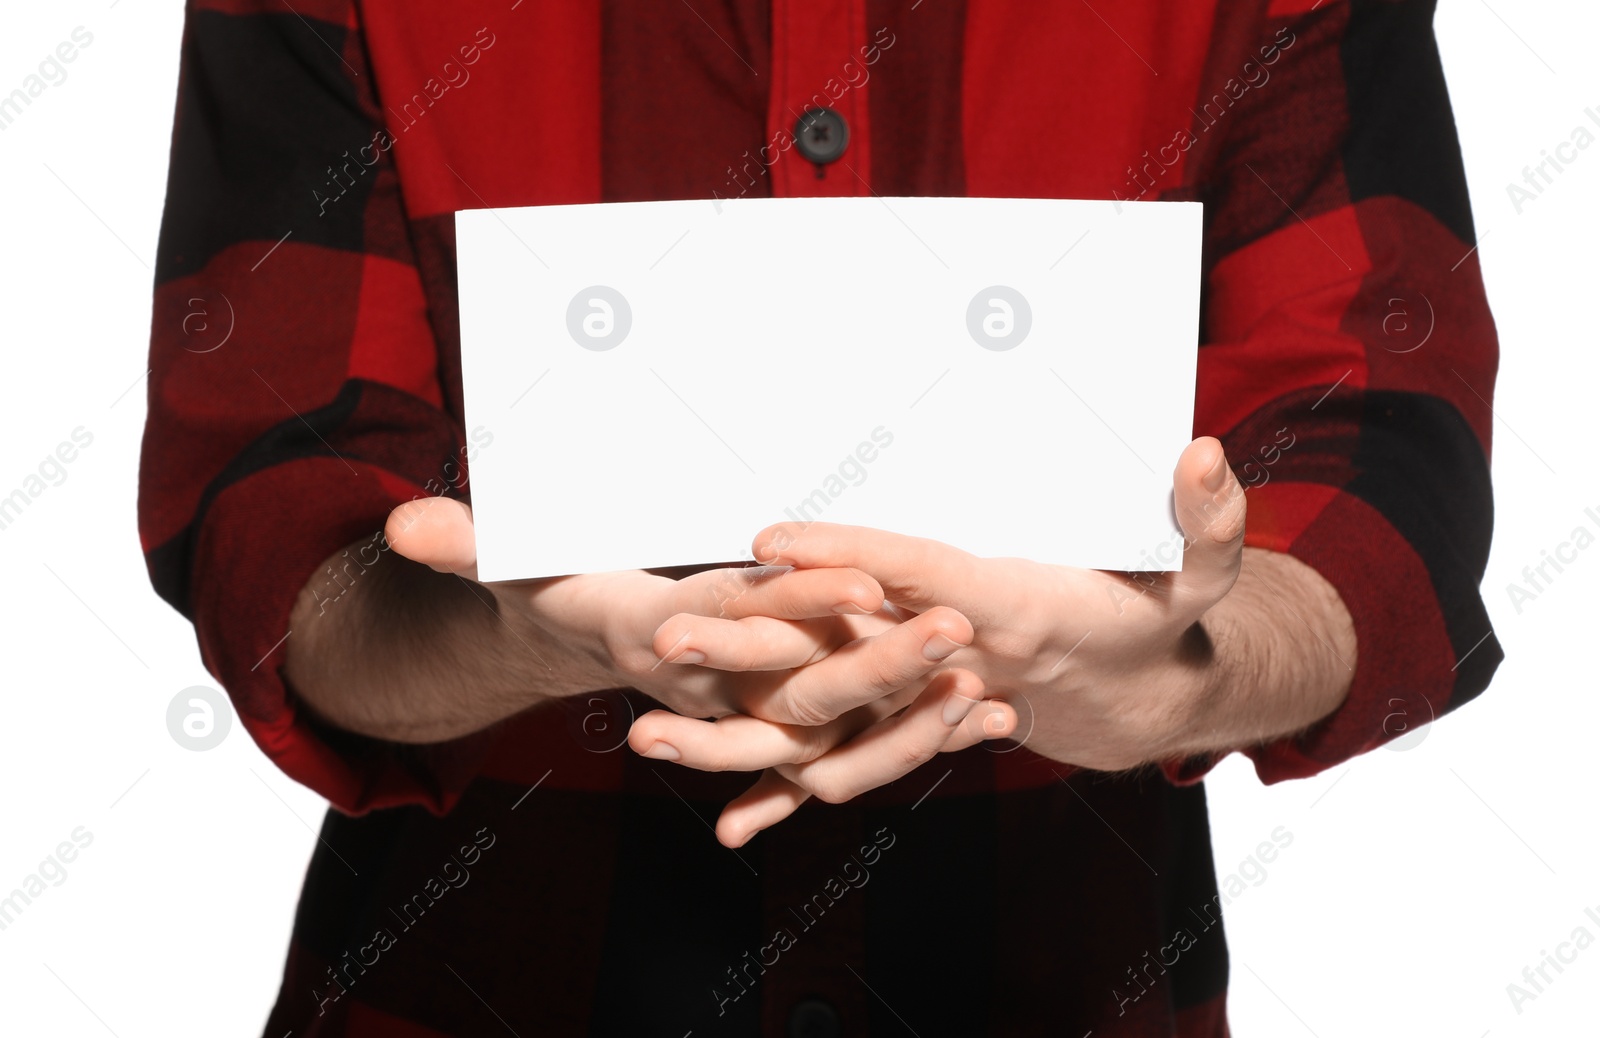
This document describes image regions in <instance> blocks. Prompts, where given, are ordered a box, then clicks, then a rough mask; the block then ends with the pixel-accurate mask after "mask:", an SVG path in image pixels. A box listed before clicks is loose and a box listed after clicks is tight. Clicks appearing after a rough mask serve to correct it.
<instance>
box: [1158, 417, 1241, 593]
mask: <svg viewBox="0 0 1600 1038" xmlns="http://www.w3.org/2000/svg"><path fill="white" fill-rule="evenodd" d="M1172 498H1173V506H1174V509H1175V511H1176V512H1177V514H1178V525H1179V526H1181V527H1182V528H1183V544H1184V550H1183V572H1182V573H1177V574H1174V575H1173V586H1174V587H1175V588H1177V589H1179V590H1180V591H1181V592H1182V593H1184V594H1186V595H1188V596H1189V597H1190V598H1192V599H1195V600H1198V601H1199V602H1201V603H1203V605H1202V609H1205V608H1210V607H1211V606H1212V605H1213V604H1215V603H1216V602H1217V601H1218V600H1219V599H1221V598H1222V596H1223V595H1225V594H1227V593H1228V589H1229V588H1231V587H1233V582H1234V580H1235V579H1237V578H1238V576H1239V560H1240V555H1241V552H1242V551H1243V549H1244V517H1245V500H1244V487H1243V485H1241V484H1240V482H1239V480H1238V478H1237V477H1236V476H1235V475H1234V474H1233V468H1232V467H1231V466H1230V465H1229V464H1228V458H1227V455H1226V454H1224V453H1223V450H1222V443H1221V442H1220V441H1219V440H1217V439H1216V437H1214V436H1202V437H1200V438H1199V439H1197V440H1195V441H1194V442H1193V443H1191V444H1189V446H1188V447H1186V448H1184V451H1183V454H1182V455H1181V456H1180V457H1179V458H1178V465H1177V468H1176V469H1174V470H1173V473H1172Z"/></svg>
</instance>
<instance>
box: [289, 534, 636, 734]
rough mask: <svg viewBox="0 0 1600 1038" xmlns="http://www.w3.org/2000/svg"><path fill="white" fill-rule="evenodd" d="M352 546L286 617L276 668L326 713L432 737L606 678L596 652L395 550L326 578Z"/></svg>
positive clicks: (379, 730)
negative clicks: (282, 654)
mask: <svg viewBox="0 0 1600 1038" xmlns="http://www.w3.org/2000/svg"><path fill="white" fill-rule="evenodd" d="M361 543H362V544H363V545H365V544H366V542H361ZM355 554H356V551H355V549H354V547H352V549H350V550H349V552H348V554H346V553H340V554H339V555H335V556H333V557H332V558H330V559H329V560H328V565H327V567H325V568H324V569H322V570H318V571H317V573H316V574H314V575H313V576H312V578H311V579H310V580H309V581H308V582H307V584H306V586H305V588H304V589H302V591H301V593H300V596H299V598H298V600H297V601H296V604H295V608H294V612H293V613H292V615H291V619H290V629H291V631H292V632H293V633H292V634H291V636H290V637H289V639H288V642H287V643H286V649H287V653H288V659H287V663H286V664H285V668H284V673H285V676H286V677H287V678H288V680H289V683H290V684H291V685H292V686H293V687H294V689H295V691H296V692H297V693H298V694H299V696H300V697H301V699H302V700H303V701H304V702H305V703H306V704H307V705H309V706H310V707H311V709H312V710H313V711H315V712H316V713H317V714H318V715H319V716H321V717H322V718H324V719H325V720H327V721H329V722H331V723H333V724H335V725H338V726H339V727H341V728H345V729H348V730H350V731H354V732H358V733H360V734H363V735H370V736H373V737H376V738H381V739H388V740H392V741H395V742H408V743H429V742H440V741H443V740H446V739H452V738H456V737H459V736H463V735H467V734H470V733H472V732H475V731H478V730H480V729H483V728H485V727H487V726H489V725H491V724H494V723H495V722H497V721H500V720H503V719H505V718H507V717H510V716H511V715H513V714H516V713H518V712H520V711H522V710H524V709H526V708H528V707H530V706H533V705H534V704H536V703H538V702H541V701H543V700H545V699H550V698H557V697H561V696H567V695H574V694H577V693H579V692H583V691H588V690H591V689H597V688H607V687H610V686H611V684H613V682H612V681H611V679H610V677H609V675H608V674H607V673H606V671H605V670H604V669H603V668H602V667H601V666H600V664H599V663H598V661H597V660H595V659H594V658H593V657H591V656H589V655H587V654H585V653H583V652H580V651H576V650H574V649H573V648H571V647H570V644H569V643H568V642H567V640H566V639H563V638H560V637H558V636H556V635H555V634H553V633H552V632H550V631H548V630H546V629H544V628H543V627H541V626H540V625H539V624H537V623H535V622H534V621H533V620H532V619H531V618H530V615H529V613H528V612H527V611H526V610H523V609H519V608H516V607H515V606H514V605H513V604H512V603H511V602H510V601H509V600H508V599H507V598H505V597H498V596H497V592H495V591H493V590H491V589H490V588H489V587H487V586H485V585H481V584H477V583H474V582H470V581H467V580H465V579H463V578H461V577H458V576H455V575H453V574H448V573H439V572H436V571H434V570H432V569H430V568H428V567H427V566H424V565H422V564H420V563H417V562H413V561H411V560H410V559H407V558H404V557H402V556H400V555H399V554H397V553H396V552H394V551H387V550H386V551H382V552H380V553H379V555H378V560H377V562H376V563H374V564H372V565H371V566H366V567H364V568H361V569H360V571H359V572H358V573H355V574H354V575H353V579H348V578H347V582H346V583H331V582H330V578H329V573H340V572H341V567H344V566H345V565H346V563H347V562H348V559H349V557H352V556H354V555H355ZM330 584H331V588H332V590H330ZM499 594H506V593H499Z"/></svg>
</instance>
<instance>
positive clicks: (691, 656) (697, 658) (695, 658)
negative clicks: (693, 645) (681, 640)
mask: <svg viewBox="0 0 1600 1038" xmlns="http://www.w3.org/2000/svg"><path fill="white" fill-rule="evenodd" d="M705 661H706V654H705V653H703V652H701V651H700V650H699V649H684V650H683V651H682V652H680V653H678V655H676V656H674V657H672V659H670V660H668V661H667V662H668V663H688V664H694V663H704V662H705Z"/></svg>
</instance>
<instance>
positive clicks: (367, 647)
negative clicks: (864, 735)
mask: <svg viewBox="0 0 1600 1038" xmlns="http://www.w3.org/2000/svg"><path fill="white" fill-rule="evenodd" d="M385 532H386V537H387V544H388V545H389V546H390V547H392V548H393V549H394V555H396V556H399V558H389V559H387V560H385V561H386V567H384V566H380V567H375V568H374V571H373V572H374V574H375V575H374V576H369V577H364V578H363V580H364V581H365V584H364V585H363V584H357V585H356V586H355V587H354V588H352V591H354V592H356V593H355V594H353V595H352V596H350V597H351V598H352V599H353V601H351V602H348V603H347V602H340V603H337V604H336V605H335V606H334V607H333V608H332V609H328V610H326V612H327V614H328V615H326V616H324V615H322V614H323V612H324V610H323V609H322V608H313V605H314V604H315V603H313V601H312V600H311V598H310V597H309V596H307V597H303V598H302V601H301V603H300V604H299V605H298V606H297V608H296V616H295V619H294V621H293V625H292V626H293V627H294V628H295V630H296V637H295V642H296V644H295V645H294V646H293V647H292V649H291V654H290V661H289V673H290V677H291V679H292V680H293V681H294V683H295V685H296V687H297V689H299V691H300V692H301V694H302V695H303V696H304V697H305V698H306V699H307V701H308V702H309V703H310V704H311V705H312V706H313V707H314V708H316V709H317V710H318V712H319V713H321V714H323V715H324V716H325V717H327V718H328V719H329V720H331V721H333V722H334V723H337V724H341V725H343V726H344V727H349V728H352V729H353V730H356V731H362V732H364V733H366V734H371V735H376V736H378V737H381V738H390V739H396V740H399V741H409V742H433V741H440V740H444V739H449V738H453V737H456V736H459V735H465V734H468V733H470V732H473V731H477V730H479V729H481V728H483V727H485V726H487V725H489V724H492V723H494V722H495V721H498V720H501V719H502V718H504V717H508V716H510V715H511V714H514V713H517V712H519V711H520V710H522V709H526V708H527V707H529V706H531V705H533V704H535V703H536V702H538V701H540V700H542V699H545V698H550V697H555V696H562V695H572V694H577V693H580V692H584V691H590V690H593V689H601V688H621V687H633V688H639V689H641V690H643V691H645V692H647V693H649V694H650V695H652V696H653V697H655V698H657V699H659V700H660V701H662V702H663V703H665V704H666V705H668V706H669V707H671V708H672V709H673V710H676V711H679V712H681V713H685V714H688V715H690V716H694V717H721V716H726V715H728V714H731V713H741V714H746V715H750V716H755V717H761V718H765V719H767V720H769V721H775V722H781V723H787V724H795V725H808V726H815V725H822V724H825V723H827V722H830V721H834V720H835V719H837V718H840V717H842V716H843V715H847V714H852V712H853V711H856V710H858V709H859V708H861V707H864V706H867V705H869V704H875V705H874V707H873V709H874V710H875V711H877V712H878V713H880V714H881V713H882V712H884V711H889V710H893V709H898V707H899V706H903V705H904V704H905V703H907V702H909V701H910V700H912V699H914V698H915V697H916V696H917V695H918V694H920V693H921V692H922V691H923V689H924V688H925V687H926V686H927V684H928V681H929V680H930V678H931V676H932V674H933V672H934V671H935V670H937V669H940V668H941V667H942V660H943V658H944V657H946V656H948V655H949V654H950V653H952V652H954V651H956V650H957V649H959V648H961V647H962V646H965V645H966V644H968V642H970V640H971V637H972V627H971V625H970V624H969V623H968V622H967V621H966V619H965V618H964V617H962V616H961V615H960V614H959V613H957V612H956V611H955V610H953V609H948V608H944V609H935V610H929V611H928V612H926V613H924V614H922V615H920V616H917V617H914V618H912V619H911V620H910V621H909V622H906V623H892V624H887V625H883V624H875V625H874V626H873V627H872V628H871V629H870V630H867V629H857V628H855V627H852V626H851V624H850V621H852V620H857V621H861V620H865V619H867V618H869V617H871V616H872V615H873V614H874V613H876V612H877V610H878V609H879V608H880V607H881V606H882V604H883V593H882V589H881V588H880V587H879V586H878V584H877V582H876V581H875V580H873V579H872V578H871V577H868V576H867V575H865V574H863V573H860V572H859V571H852V570H836V569H829V568H817V569H811V570H807V571H804V572H800V571H791V570H782V569H774V568H771V567H763V568H757V569H750V568H742V567H741V568H728V569H717V570H707V571H704V572H701V573H696V574H693V575H691V576H688V577H685V578H684V579H682V580H673V579H671V578H669V577H665V576H660V575H656V574H652V573H647V572H645V571H642V570H634V571H625V572H618V573H600V574H587V575H582V576H572V577H561V578H554V579H549V580H538V581H507V582H497V583H494V584H478V583H476V582H475V578H476V576H477V569H476V556H475V547H474V538H473V532H472V516H471V511H470V509H468V508H467V507H466V506H465V505H463V504H461V503H460V502H456V501H452V500H448V499H444V498H434V499H430V500H427V501H417V502H410V503H408V504H405V505H402V506H400V507H399V508H396V509H395V510H394V512H393V513H392V514H391V515H390V517H389V522H388V524H387V528H386V531H385ZM416 563H421V564H423V566H426V567H427V569H425V570H424V569H423V568H422V566H416V565H415V564H416ZM416 571H421V572H420V573H419V572H416ZM430 571H431V572H430ZM688 616H693V617H695V618H696V619H697V620H698V621H700V622H701V623H702V624H703V628H702V629H700V630H699V631H698V633H699V634H700V635H701V637H700V639H699V642H698V644H697V645H695V646H688V645H687V644H685V639H684V638H683V636H682V633H681V628H682V621H683V619H684V618H685V617H688ZM835 650H840V651H837V652H836V651H835ZM358 655H359V658H357V657H358ZM667 660H670V661H672V662H671V663H668V662H666V661H667ZM697 661H698V662H699V663H703V664H704V665H703V666H701V665H697ZM807 664H810V665H809V666H808V665H807ZM797 668H798V669H797ZM413 686H415V687H413ZM886 697H888V698H889V702H887V703H880V702H879V701H880V700H884V699H885V698H886ZM873 716H877V714H874V715H873ZM854 717H855V720H854V721H853V722H852V723H854V724H857V725H858V726H860V725H861V724H863V723H865V721H864V717H863V715H860V714H856V715H854ZM644 748H645V749H650V748H649V747H644ZM672 752H673V750H672V749H671V748H670V744H664V745H662V746H660V747H657V748H655V750H654V755H656V756H661V757H666V758H668V759H670V757H671V754H672Z"/></svg>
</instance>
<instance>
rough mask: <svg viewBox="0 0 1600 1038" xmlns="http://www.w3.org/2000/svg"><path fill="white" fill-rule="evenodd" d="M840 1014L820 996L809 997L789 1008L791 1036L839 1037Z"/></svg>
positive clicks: (811, 1037)
mask: <svg viewBox="0 0 1600 1038" xmlns="http://www.w3.org/2000/svg"><path fill="white" fill-rule="evenodd" d="M840 1033H841V1030H840V1027H839V1014H838V1013H836V1012H835V1011H834V1008H833V1007H832V1006H830V1005H829V1004H828V1003H826V1002H824V1001H823V1000H822V999H820V998H808V999H805V1000H804V1001H802V1002H799V1003H796V1004H795V1007H794V1008H793V1009H791V1010H789V1038H839V1035H840Z"/></svg>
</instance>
